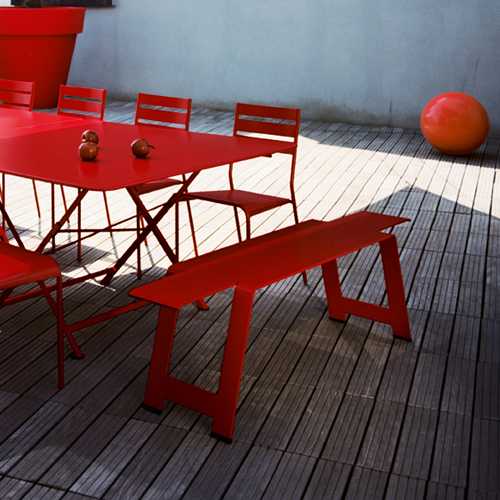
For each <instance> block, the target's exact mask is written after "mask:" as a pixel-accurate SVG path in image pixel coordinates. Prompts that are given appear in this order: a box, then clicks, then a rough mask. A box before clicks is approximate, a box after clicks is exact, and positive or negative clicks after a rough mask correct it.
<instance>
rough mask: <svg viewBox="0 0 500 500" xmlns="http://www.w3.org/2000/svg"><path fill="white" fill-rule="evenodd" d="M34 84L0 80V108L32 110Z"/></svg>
mask: <svg viewBox="0 0 500 500" xmlns="http://www.w3.org/2000/svg"><path fill="white" fill-rule="evenodd" d="M34 97H35V83H34V82H22V81H18V80H4V79H0V107H3V108H12V109H26V110H28V111H31V110H32V109H33V100H34Z"/></svg>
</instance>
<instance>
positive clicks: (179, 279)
mask: <svg viewBox="0 0 500 500" xmlns="http://www.w3.org/2000/svg"><path fill="white" fill-rule="evenodd" d="M407 220H408V219H403V218H401V217H392V216H387V215H381V214H375V213H370V212H360V213H357V214H353V215H349V216H346V217H343V218H341V219H337V220H334V221H331V222H320V221H307V222H303V223H300V224H297V225H295V226H292V227H289V228H286V229H282V230H280V231H276V232H274V233H271V234H267V235H265V236H261V237H259V238H255V239H252V240H249V241H245V242H243V243H240V244H237V245H233V246H230V247H227V248H224V249H222V250H219V251H216V252H212V253H210V254H206V255H203V256H201V257H197V258H195V259H191V260H188V261H184V262H182V263H179V264H175V265H173V266H172V267H171V268H170V269H169V273H168V275H167V276H166V277H165V278H162V279H160V280H158V281H155V282H153V283H150V284H147V285H144V286H141V287H139V288H136V289H134V290H133V291H132V292H131V295H132V296H133V297H135V298H137V299H140V300H143V301H146V302H152V303H155V304H158V305H160V306H161V308H160V315H159V321H158V327H157V331H156V336H155V340H154V348H153V354H152V358H151V365H150V368H149V376H148V382H147V387H146V393H145V398H144V407H145V408H148V409H151V410H154V411H161V410H162V409H163V406H164V403H165V401H166V400H171V401H174V402H175V403H178V404H181V405H184V406H186V407H188V408H191V409H193V410H195V411H199V412H201V413H203V414H205V415H209V416H211V417H213V419H214V420H213V426H212V435H214V436H216V437H218V438H221V439H223V440H225V441H228V442H231V440H232V438H233V434H234V427H235V417H236V409H237V404H238V397H239V391H240V380H241V376H242V373H243V364H244V356H245V351H246V348H247V340H248V333H249V326H250V322H251V318H252V304H253V299H254V294H255V291H256V290H258V289H259V288H262V287H265V286H267V285H270V284H272V283H275V282H277V281H280V280H282V279H285V278H288V277H290V276H293V275H296V274H299V273H301V272H303V271H307V270H308V269H311V268H314V267H317V266H322V271H323V279H324V283H325V290H326V296H327V301H328V311H329V315H330V317H331V318H332V319H336V320H341V321H345V320H346V319H347V316H348V314H354V315H357V316H362V317H365V318H369V319H371V320H374V321H380V322H382V323H386V324H389V325H391V326H392V329H393V334H394V335H395V336H396V337H400V338H403V339H405V340H411V336H410V327H409V322H408V313H407V309H406V303H405V293H404V287H403V280H402V275H401V267H400V262H399V254H398V248H397V242H396V237H395V236H394V235H392V234H387V233H384V232H383V230H384V229H388V228H391V227H393V226H395V225H397V224H401V223H403V222H407ZM374 244H378V245H379V246H380V252H381V256H382V263H383V268H384V274H385V279H386V286H387V296H388V304H389V306H388V307H387V308H385V307H382V306H379V305H375V304H369V303H366V302H361V301H358V300H354V299H350V298H346V297H343V296H342V292H341V288H340V280H339V274H338V268H337V258H339V257H342V256H344V255H347V254H350V253H352V252H356V251H358V250H360V249H362V248H365V247H368V246H371V245H374ZM228 288H234V297H233V302H232V310H231V317H230V321H229V328H228V337H227V341H226V346H225V349H224V357H223V361H222V368H221V377H220V385H219V389H218V391H217V392H216V393H212V392H209V391H206V390H203V389H201V388H199V387H196V386H194V385H191V384H187V383H185V382H182V381H181V380H178V379H176V378H174V377H172V376H171V375H169V369H170V358H171V353H172V347H173V343H174V337H175V329H176V321H177V316H178V311H179V309H180V308H181V307H183V306H185V305H187V304H190V303H192V302H194V301H195V300H196V299H198V298H199V297H206V296H209V295H212V294H214V293H217V292H220V291H222V290H225V289H228Z"/></svg>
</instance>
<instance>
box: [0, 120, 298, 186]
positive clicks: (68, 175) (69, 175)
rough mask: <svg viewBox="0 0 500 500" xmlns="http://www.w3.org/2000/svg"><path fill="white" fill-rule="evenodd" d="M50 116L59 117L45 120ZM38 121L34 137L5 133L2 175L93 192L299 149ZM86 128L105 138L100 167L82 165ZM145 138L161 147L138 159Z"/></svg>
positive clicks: (163, 130)
mask: <svg viewBox="0 0 500 500" xmlns="http://www.w3.org/2000/svg"><path fill="white" fill-rule="evenodd" d="M1 113H2V114H3V110H2V111H1ZM33 115H38V114H35V113H33ZM0 116H1V115H0ZM49 116H53V115H48V114H47V115H46V116H45V117H49ZM33 120H34V121H36V120H40V122H39V124H38V126H33V127H31V128H30V129H29V130H30V132H29V133H26V129H24V132H25V133H23V129H19V133H18V134H11V135H10V136H8V137H5V136H4V137H2V136H1V132H0V172H4V173H7V174H11V175H17V176H21V177H27V178H30V179H36V180H41V181H47V182H53V183H55V184H62V185H65V186H71V187H77V188H82V189H88V190H92V191H112V190H115V189H122V188H127V187H131V186H135V185H138V184H142V183H144V182H150V181H159V180H162V179H165V178H167V177H172V176H175V175H179V174H185V173H191V172H197V171H200V170H203V169H206V168H211V167H216V166H220V165H226V164H228V163H231V162H238V161H242V160H247V159H251V158H256V157H258V156H270V155H272V154H273V153H280V152H288V151H291V150H292V149H293V144H291V143H290V142H285V141H274V140H268V139H266V140H262V139H258V138H249V137H233V136H222V135H216V134H202V133H196V132H186V131H184V130H176V129H169V128H165V127H151V126H145V125H142V126H141V125H139V126H135V125H127V124H119V123H109V122H95V121H92V122H88V121H84V122H80V121H77V122H73V123H69V122H64V123H60V126H59V127H57V128H56V124H53V125H51V123H49V122H50V120H51V119H49V118H47V122H45V123H42V122H43V118H39V117H35V118H33ZM25 127H27V125H25ZM86 128H92V129H93V130H95V131H96V132H97V133H98V134H99V137H100V146H101V150H100V153H99V157H98V160H97V161H96V162H91V163H85V162H82V161H81V160H80V157H79V155H78V146H79V144H80V136H81V133H82V131H83V130H84V129H86ZM1 129H2V127H1V124H0V130H1ZM139 137H144V138H146V139H147V140H148V141H149V142H150V143H151V144H153V145H154V146H155V147H156V149H155V150H154V151H153V153H152V155H151V158H150V159H147V160H138V159H136V158H134V157H133V155H132V153H131V150H130V143H131V142H132V140H134V139H136V138H139Z"/></svg>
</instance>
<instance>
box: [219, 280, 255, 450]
mask: <svg viewBox="0 0 500 500" xmlns="http://www.w3.org/2000/svg"><path fill="white" fill-rule="evenodd" d="M254 294H255V292H254V291H253V290H245V289H243V288H236V289H235V291H234V298H233V305H232V309H231V319H230V322H229V330H228V336H227V341H226V347H225V349H224V358H223V360H222V369H221V377H220V384H219V391H218V393H217V399H218V404H217V405H216V406H215V408H214V414H213V417H214V422H213V425H212V434H213V435H214V436H216V437H218V438H222V439H223V440H224V441H226V442H231V440H232V438H233V434H234V428H235V422H236V410H237V407H238V399H239V396H240V385H241V377H242V375H243V368H244V362H245V351H246V349H247V344H248V335H249V332H250V323H251V320H252V308H253V298H254Z"/></svg>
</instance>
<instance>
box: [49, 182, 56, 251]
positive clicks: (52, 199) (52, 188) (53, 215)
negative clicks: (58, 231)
mask: <svg viewBox="0 0 500 500" xmlns="http://www.w3.org/2000/svg"><path fill="white" fill-rule="evenodd" d="M50 222H51V224H52V228H54V226H55V225H56V196H55V186H54V184H51V185H50ZM51 242H52V252H55V250H56V236H55V234H53V235H52V238H51Z"/></svg>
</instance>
